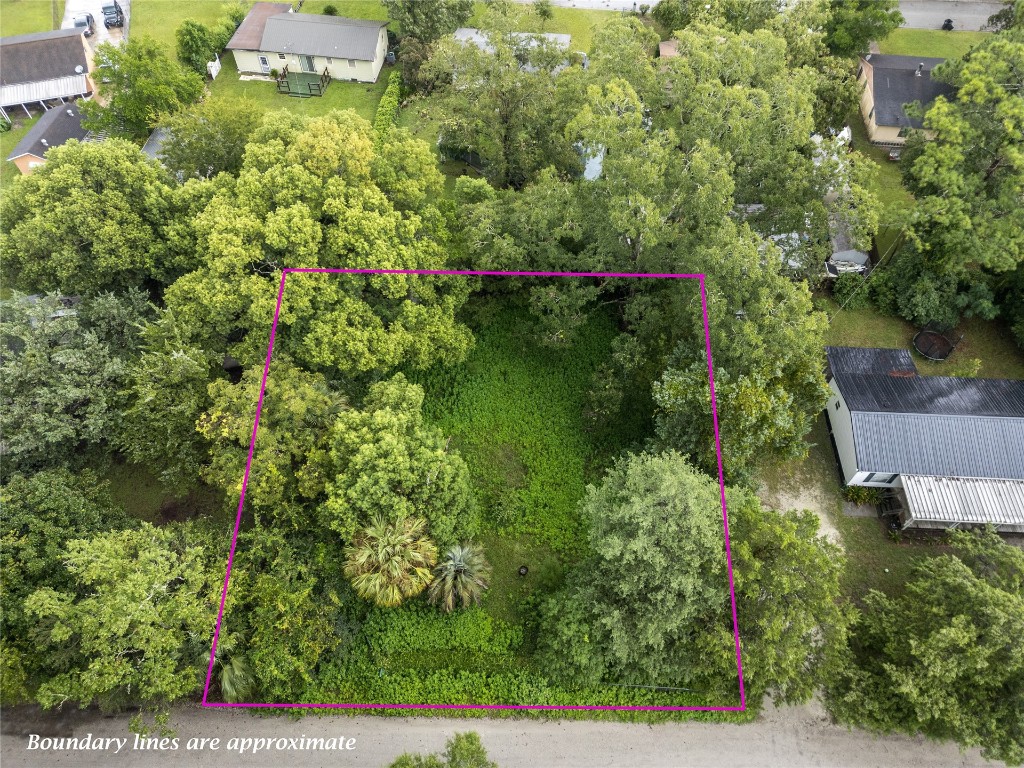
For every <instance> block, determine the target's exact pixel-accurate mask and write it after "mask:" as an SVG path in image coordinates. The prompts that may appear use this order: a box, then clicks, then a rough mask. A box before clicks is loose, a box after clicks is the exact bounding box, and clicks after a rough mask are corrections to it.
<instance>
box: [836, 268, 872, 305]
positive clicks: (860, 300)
mask: <svg viewBox="0 0 1024 768" xmlns="http://www.w3.org/2000/svg"><path fill="white" fill-rule="evenodd" d="M865 282H866V279H865V277H864V276H863V275H858V274H856V273H854V272H846V273H844V274H842V275H840V276H839V277H837V278H836V280H835V282H834V283H833V284H832V297H833V298H834V299H835V300H836V301H837V302H839V305H840V306H841V307H844V308H846V309H867V308H868V307H869V306H871V295H870V294H869V293H868V291H867V290H866V289H865V287H864V283H865Z"/></svg>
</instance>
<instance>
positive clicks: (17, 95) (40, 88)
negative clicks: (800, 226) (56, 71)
mask: <svg viewBox="0 0 1024 768" xmlns="http://www.w3.org/2000/svg"><path fill="white" fill-rule="evenodd" d="M87 93H89V81H88V80H87V79H86V76H85V75H72V76H71V77H58V78H57V79H55V80H43V81H41V82H38V83H19V84H18V85H5V86H3V87H0V107H9V106H11V105H13V104H32V103H34V102H37V101H44V100H47V101H48V100H50V99H61V98H64V99H68V98H71V97H72V96H84V95H85V94H87Z"/></svg>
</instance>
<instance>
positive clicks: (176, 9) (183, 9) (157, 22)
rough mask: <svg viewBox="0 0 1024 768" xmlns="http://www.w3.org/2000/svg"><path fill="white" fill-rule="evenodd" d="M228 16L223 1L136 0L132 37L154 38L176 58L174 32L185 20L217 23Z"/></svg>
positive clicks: (132, 15)
mask: <svg viewBox="0 0 1024 768" xmlns="http://www.w3.org/2000/svg"><path fill="white" fill-rule="evenodd" d="M223 16H224V3H222V2H220V1H219V0H191V1H188V2H186V1H185V0H132V8H131V29H130V32H129V34H130V36H131V37H140V36H142V35H147V36H149V37H152V38H153V39H154V40H156V41H157V42H158V43H160V45H161V46H163V48H164V50H166V51H167V54H168V55H169V56H170V57H171V58H174V57H175V42H174V32H175V30H177V28H178V27H179V26H180V25H181V22H183V21H185V19H193V20H195V21H198V22H201V23H203V24H214V23H216V22H217V21H219V20H220V19H221V18H223Z"/></svg>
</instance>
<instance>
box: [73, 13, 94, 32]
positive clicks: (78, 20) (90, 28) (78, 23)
mask: <svg viewBox="0 0 1024 768" xmlns="http://www.w3.org/2000/svg"><path fill="white" fill-rule="evenodd" d="M73 21H74V25H75V29H81V30H82V34H83V35H85V36H86V37H92V33H93V32H95V31H96V21H95V20H94V19H93V17H92V14H91V13H80V14H78V15H77V16H75V18H74V20H73Z"/></svg>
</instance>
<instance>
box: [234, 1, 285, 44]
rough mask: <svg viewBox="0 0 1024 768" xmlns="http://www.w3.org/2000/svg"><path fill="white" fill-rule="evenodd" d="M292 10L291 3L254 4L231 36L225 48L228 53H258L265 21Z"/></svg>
mask: <svg viewBox="0 0 1024 768" xmlns="http://www.w3.org/2000/svg"><path fill="white" fill-rule="evenodd" d="M291 8H292V6H291V3H255V4H254V5H253V6H252V8H250V9H249V13H247V14H246V16H245V18H244V19H243V20H242V23H241V24H239V25H238V29H236V30H235V34H234V35H232V36H231V39H230V40H229V41H228V44H227V45H226V46H225V48H227V49H228V50H229V51H236V50H238V51H259V50H262V49H261V48H260V43H261V42H262V40H263V28H264V27H265V26H266V24H267V19H269V18H270V17H271V16H277V15H278V14H281V13H288V11H290V10H291Z"/></svg>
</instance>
